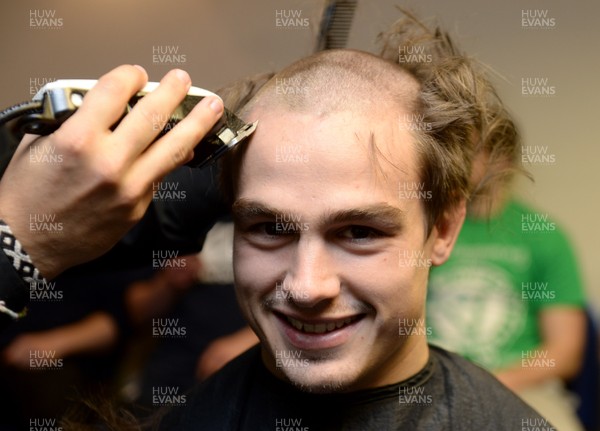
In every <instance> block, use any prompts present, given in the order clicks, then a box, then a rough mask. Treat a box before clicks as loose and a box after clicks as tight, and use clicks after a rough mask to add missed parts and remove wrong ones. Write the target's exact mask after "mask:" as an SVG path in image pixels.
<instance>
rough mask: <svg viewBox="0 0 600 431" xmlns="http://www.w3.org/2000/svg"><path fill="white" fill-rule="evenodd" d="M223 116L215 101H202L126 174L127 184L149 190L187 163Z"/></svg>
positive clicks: (213, 99) (211, 99)
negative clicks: (133, 182) (155, 182)
mask: <svg viewBox="0 0 600 431" xmlns="http://www.w3.org/2000/svg"><path fill="white" fill-rule="evenodd" d="M222 114H223V102H222V101H221V99H219V98H218V97H214V96H209V97H205V98H204V99H202V100H201V101H200V103H198V104H197V105H196V106H195V107H194V109H193V110H192V112H190V113H189V114H188V115H187V116H186V117H185V118H184V119H183V120H182V121H181V122H179V124H177V126H175V127H174V128H173V129H172V130H171V131H169V133H167V134H166V135H164V136H163V137H162V138H160V139H159V140H158V141H156V142H155V143H154V144H153V145H152V146H150V147H149V148H148V150H147V151H146V152H145V153H143V154H142V155H141V156H140V157H139V159H138V160H137V161H136V163H135V164H134V165H133V166H132V168H131V169H130V170H129V172H128V173H127V175H130V178H129V180H130V181H136V182H138V184H143V185H145V187H146V188H148V187H150V185H151V184H152V182H154V181H158V180H160V179H161V178H162V177H164V176H165V175H166V174H168V173H169V172H171V171H172V170H173V169H175V168H176V167H178V166H181V165H182V164H183V163H185V162H186V161H188V160H190V159H191V158H192V155H193V150H194V147H195V146H196V145H197V144H198V142H200V140H201V139H202V137H204V135H205V134H206V133H207V132H208V131H209V130H210V129H211V127H212V126H213V125H214V124H215V123H216V122H217V120H218V119H219V118H220V117H221V115H222Z"/></svg>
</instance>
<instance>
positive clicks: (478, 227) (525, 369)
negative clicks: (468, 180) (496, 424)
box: [427, 122, 585, 430]
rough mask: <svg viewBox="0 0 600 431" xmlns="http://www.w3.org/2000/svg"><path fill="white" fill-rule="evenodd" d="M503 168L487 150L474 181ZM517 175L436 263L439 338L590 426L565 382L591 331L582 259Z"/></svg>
mask: <svg viewBox="0 0 600 431" xmlns="http://www.w3.org/2000/svg"><path fill="white" fill-rule="evenodd" d="M510 123H512V122H510ZM514 137H515V139H516V138H517V137H518V135H517V134H516V132H515V133H514ZM510 160H517V157H513V158H512V159H511V158H508V156H507V159H506V164H505V167H516V166H517V163H516V162H510ZM493 170H494V167H493V166H492V167H490V166H486V162H485V160H484V158H480V159H479V160H477V161H476V162H475V166H474V169H473V176H472V180H473V181H478V180H480V179H481V176H482V175H484V174H485V173H488V174H489V171H492V172H493ZM509 171H510V169H509ZM510 177H512V175H511V174H507V175H506V181H504V182H502V186H500V187H496V188H495V189H493V190H482V191H481V193H479V194H476V195H475V197H474V198H473V199H472V200H471V202H470V204H469V206H468V211H467V217H466V219H465V222H464V224H463V228H462V230H461V232H460V235H459V238H458V240H457V243H456V245H455V248H454V251H453V253H452V256H451V257H450V259H449V260H448V261H447V262H446V263H445V264H444V265H442V266H439V267H435V268H433V269H432V271H431V275H430V280H429V285H428V298H427V313H428V314H427V323H428V332H429V334H428V335H429V340H430V342H431V343H433V344H437V345H440V346H442V347H444V348H447V349H449V350H453V351H456V352H458V353H460V354H462V355H463V356H465V357H467V358H468V359H471V360H472V361H474V362H476V363H478V364H480V365H482V366H483V367H485V368H487V369H489V370H491V371H493V372H494V374H495V375H496V377H497V378H498V379H499V380H500V381H502V382H503V383H504V384H505V385H506V386H508V387H509V388H511V389H513V390H514V391H515V392H517V393H518V394H519V395H520V396H521V397H522V398H523V399H525V401H527V402H528V403H529V404H531V405H532V406H533V407H534V408H536V409H537V410H538V411H540V413H542V414H543V415H544V416H546V417H547V418H548V419H550V421H551V422H552V423H553V424H554V425H556V427H557V429H559V430H562V429H565V430H577V429H581V427H580V425H579V424H578V423H577V419H576V417H575V414H574V406H573V403H572V402H569V400H568V398H569V395H568V393H567V392H566V391H565V390H564V388H563V383H564V381H565V380H568V379H569V378H571V377H573V376H574V375H575V374H576V373H577V371H578V369H579V366H580V364H581V356H582V351H583V346H584V339H585V313H584V307H585V297H584V293H583V287H582V280H581V276H580V273H579V269H578V265H577V260H576V257H575V254H574V252H573V249H572V247H571V245H570V243H569V241H568V238H567V237H566V235H565V233H564V232H563V230H562V229H561V228H560V227H559V226H558V225H557V223H556V222H555V221H553V220H552V219H551V218H550V217H549V215H548V214H547V213H544V212H540V211H537V210H535V209H533V208H531V207H530V206H529V205H527V204H524V203H522V202H520V201H519V200H517V199H515V198H514V197H513V196H512V195H511V191H510V185H509V181H508V179H509V178H510Z"/></svg>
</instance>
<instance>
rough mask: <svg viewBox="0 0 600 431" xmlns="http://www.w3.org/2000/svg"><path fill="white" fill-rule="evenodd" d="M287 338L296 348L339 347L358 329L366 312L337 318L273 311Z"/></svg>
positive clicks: (319, 348) (318, 348)
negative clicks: (308, 316) (312, 316)
mask: <svg viewBox="0 0 600 431" xmlns="http://www.w3.org/2000/svg"><path fill="white" fill-rule="evenodd" d="M275 316H276V317H277V320H278V321H279V322H280V324H279V325H280V328H281V330H282V333H283V334H284V336H285V337H286V338H287V340H288V341H289V342H290V343H291V344H292V345H294V346H295V347H296V348H298V349H303V350H321V349H330V348H335V347H340V346H342V345H343V344H345V343H346V342H348V341H349V340H350V339H351V338H352V337H353V336H354V335H355V334H356V333H357V331H358V327H359V326H360V324H361V321H362V320H363V318H364V317H365V316H366V314H356V315H353V316H347V317H339V318H321V319H315V318H306V319H304V318H300V317H299V316H295V317H291V316H288V315H287V314H284V313H281V312H275Z"/></svg>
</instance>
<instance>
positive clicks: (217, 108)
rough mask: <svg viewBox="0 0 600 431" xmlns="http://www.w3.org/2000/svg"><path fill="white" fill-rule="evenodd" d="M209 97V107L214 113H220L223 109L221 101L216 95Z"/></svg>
mask: <svg viewBox="0 0 600 431" xmlns="http://www.w3.org/2000/svg"><path fill="white" fill-rule="evenodd" d="M210 99H211V100H210V103H209V105H208V106H210V109H212V110H213V111H214V112H215V114H220V113H221V112H222V111H223V102H222V101H221V99H219V98H218V97H211V98H210Z"/></svg>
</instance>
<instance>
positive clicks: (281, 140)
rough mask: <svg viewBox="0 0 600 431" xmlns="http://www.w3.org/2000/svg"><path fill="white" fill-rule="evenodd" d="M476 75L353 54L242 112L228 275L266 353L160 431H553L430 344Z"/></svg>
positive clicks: (323, 60) (241, 362)
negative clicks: (428, 320)
mask: <svg viewBox="0 0 600 431" xmlns="http://www.w3.org/2000/svg"><path fill="white" fill-rule="evenodd" d="M469 73H470V68H469V64H468V62H465V61H463V60H461V59H457V60H456V61H455V62H454V63H453V64H452V65H451V66H448V65H447V67H446V69H445V74H444V77H443V78H442V80H443V81H444V82H445V86H440V85H438V84H436V82H435V79H432V80H431V82H427V83H425V82H423V81H418V80H417V79H416V78H415V77H414V76H413V75H412V74H411V73H409V72H407V71H406V70H405V69H403V68H401V67H400V66H398V65H396V64H393V63H391V62H387V61H385V60H383V59H381V58H379V57H376V56H374V55H371V54H367V53H363V52H358V51H348V50H340V51H326V52H323V53H320V54H316V55H314V56H311V57H308V58H306V59H303V60H300V61H299V62H297V63H295V64H293V65H291V66H289V67H288V68H286V69H285V70H283V71H282V72H280V73H278V74H277V75H275V77H274V78H273V79H272V80H271V81H269V82H268V83H267V84H266V85H265V86H264V87H263V88H262V89H261V90H260V91H259V92H258V94H257V95H256V96H255V97H254V98H253V99H252V100H251V101H250V102H249V103H248V105H246V107H245V108H244V109H243V112H242V115H243V117H245V118H246V119H251V120H259V121H260V126H259V128H258V129H257V131H256V132H255V134H254V136H253V138H252V141H251V142H250V143H249V144H248V145H246V146H243V147H241V148H240V149H237V148H236V150H234V151H232V153H233V154H232V155H231V157H230V159H229V160H228V163H227V165H226V167H225V176H224V178H226V181H225V183H226V184H225V190H226V193H227V194H228V195H229V197H230V198H231V201H232V202H233V205H232V208H233V214H234V219H235V239H234V272H235V278H236V289H237V294H238V299H239V302H240V305H241V307H242V310H243V312H244V314H245V316H246V318H247V320H248V322H249V324H250V326H251V327H252V328H253V330H254V331H255V332H256V334H257V335H258V337H259V339H260V343H259V345H258V346H256V347H255V348H253V349H250V350H249V351H248V352H246V353H245V354H243V355H242V356H240V357H238V358H237V359H236V360H234V361H232V362H231V363H230V364H228V365H227V366H226V367H225V368H224V369H223V370H221V371H220V372H219V373H217V374H216V375H215V376H214V377H213V378H211V379H209V380H208V381H207V382H205V384H204V385H203V386H201V387H200V388H199V389H198V390H197V391H196V392H195V393H193V394H191V395H190V397H189V398H188V400H187V402H186V406H185V407H183V408H175V409H174V410H175V411H174V412H172V414H171V415H169V416H168V417H167V418H166V420H165V422H164V423H163V426H164V428H165V429H178V430H179V429H210V430H213V429H215V430H216V429H219V430H288V429H289V430H303V431H307V430H311V431H313V430H320V429H324V430H332V429H344V430H371V429H385V430H388V429H394V430H396V429H406V430H417V429H418V430H440V429H449V430H459V429H460V430H469V429H477V430H480V429H494V430H504V429H506V430H518V429H526V427H527V426H529V425H530V424H535V425H536V426H546V427H547V428H541V429H548V430H549V429H552V428H551V427H550V425H549V424H548V423H547V422H545V420H544V419H542V418H541V417H540V416H539V415H537V413H535V412H534V411H533V410H531V409H530V408H528V407H527V406H526V405H525V404H523V403H522V402H521V401H520V400H519V399H517V397H516V396H514V395H513V394H512V393H510V392H509V391H508V390H507V389H506V388H504V387H503V386H502V385H501V384H500V383H499V382H497V381H496V380H495V379H494V378H493V377H491V376H490V375H489V374H487V373H486V372H484V371H483V370H481V369H479V368H478V367H476V366H474V365H472V364H470V363H469V362H467V361H465V360H463V359H460V358H459V357H458V356H456V355H453V354H450V353H447V352H445V351H443V350H440V349H437V348H432V347H429V346H428V345H427V339H426V335H427V329H426V328H425V325H424V317H425V297H426V285H427V279H428V274H429V269H430V266H431V265H440V264H442V263H444V261H445V260H446V259H447V258H448V256H449V254H450V252H451V250H452V246H453V244H454V242H455V240H456V237H457V235H458V232H459V230H460V227H461V225H462V221H463V219H464V214H465V199H466V196H467V194H468V178H469V175H470V169H469V167H470V165H471V159H472V155H473V154H472V153H473V151H474V149H473V146H472V145H471V137H472V136H473V133H474V131H475V129H476V128H477V127H478V123H477V121H478V120H477V118H476V115H475V114H474V113H473V112H471V111H470V106H471V105H470V104H469V102H468V101H467V100H465V99H464V98H463V97H462V96H461V94H462V93H468V91H467V90H468V86H469V82H470V81H469V77H470V76H469Z"/></svg>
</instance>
